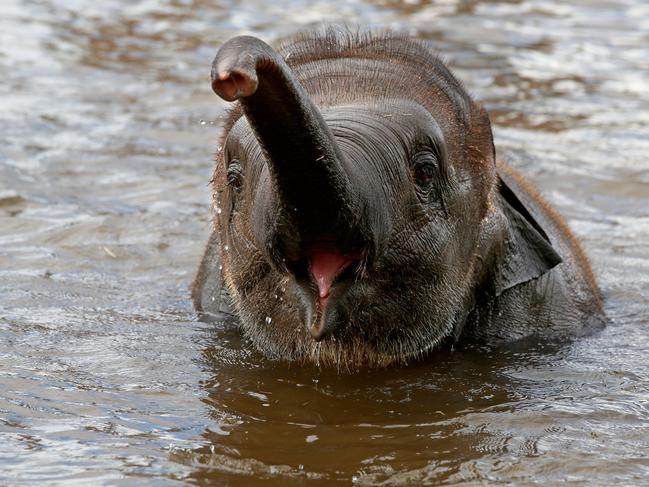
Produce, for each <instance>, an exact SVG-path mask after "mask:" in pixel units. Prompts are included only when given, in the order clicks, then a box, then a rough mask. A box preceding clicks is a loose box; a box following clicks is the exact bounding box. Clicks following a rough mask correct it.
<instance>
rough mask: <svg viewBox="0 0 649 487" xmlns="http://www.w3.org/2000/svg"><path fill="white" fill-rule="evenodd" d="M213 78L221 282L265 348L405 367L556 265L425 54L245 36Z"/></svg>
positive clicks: (441, 68) (385, 45)
mask: <svg viewBox="0 0 649 487" xmlns="http://www.w3.org/2000/svg"><path fill="white" fill-rule="evenodd" d="M211 78H212V88H213V90H214V91H215V92H216V93H217V94H218V95H219V96H220V97H222V98H223V99H225V100H227V101H237V102H238V103H237V105H236V106H235V108H234V109H233V111H232V112H231V113H230V114H229V117H228V121H227V123H226V126H225V130H224V136H223V139H222V147H221V148H220V150H219V152H218V154H217V166H216V172H215V175H214V179H213V182H214V198H215V206H216V229H217V233H218V238H219V242H220V250H221V258H222V268H223V280H224V282H225V284H226V286H227V288H228V290H229V293H230V295H231V297H232V300H233V302H234V307H235V309H236V312H237V314H238V315H239V317H240V320H241V323H242V325H243V328H244V331H245V333H246V334H247V335H248V336H249V337H250V338H251V339H252V341H253V342H254V343H255V344H256V345H257V346H258V347H259V348H260V349H261V350H263V351H264V352H266V353H267V354H268V355H270V356H273V357H280V358H287V359H306V360H309V359H311V360H314V361H319V362H320V363H335V364H338V365H339V366H346V367H355V366H357V365H361V364H368V365H380V364H387V363H391V362H405V361H408V360H410V359H413V358H416V357H419V356H421V355H423V354H424V353H426V352H427V351H429V350H431V349H432V348H434V347H435V346H437V345H439V344H440V343H441V342H442V341H444V340H455V339H456V338H457V336H458V335H459V334H460V332H461V331H462V328H463V326H464V324H465V323H466V320H467V316H468V315H469V314H470V313H471V312H472V311H473V310H475V308H476V306H478V305H479V304H480V303H481V302H482V301H484V300H489V299H492V298H493V297H495V296H498V295H499V294H501V293H503V292H504V291H505V290H507V289H509V288H511V287H513V286H516V285H519V284H521V283H524V282H526V281H529V280H530V279H534V278H536V277H538V276H540V275H542V274H544V273H546V272H547V271H548V270H549V269H551V268H552V267H554V266H555V265H556V264H557V263H558V262H560V258H559V257H558V255H557V254H556V253H555V252H554V250H553V249H552V246H551V245H550V243H549V241H548V238H547V236H546V235H545V233H544V232H543V230H542V229H541V228H540V226H539V225H538V224H537V223H536V221H535V220H534V219H533V218H532V217H531V215H530V214H529V213H528V212H527V211H526V210H525V207H524V206H523V205H522V204H521V203H520V201H519V200H518V199H517V198H516V196H515V195H514V193H513V192H512V191H511V190H510V189H509V188H508V187H507V186H506V185H504V184H503V183H502V182H501V181H500V180H499V177H498V174H497V171H496V165H495V151H494V146H493V142H492V134H491V128H490V123H489V118H488V116H487V113H486V111H485V110H484V109H482V108H481V107H480V106H478V105H477V104H476V103H475V102H474V101H473V100H472V99H471V98H470V97H469V95H468V94H467V93H466V91H465V90H464V89H463V87H462V85H461V84H460V83H459V82H458V81H457V80H456V79H455V78H454V76H453V75H452V74H451V73H450V71H449V70H448V69H447V67H446V66H445V65H444V64H443V63H442V62H441V61H440V60H439V59H438V58H437V57H436V56H435V55H434V54H433V53H432V52H431V50H430V49H429V48H428V47H427V46H426V45H425V44H424V43H422V42H419V41H415V40H411V39H408V38H406V37H401V36H397V35H380V36H379V35H369V34H368V35H365V34H350V33H337V32H336V31H335V30H329V31H327V33H326V34H324V35H320V36H303V37H301V38H299V39H298V40H296V41H293V42H292V43H289V44H287V45H285V46H284V47H283V48H282V49H281V51H280V52H277V51H275V50H274V49H273V48H271V47H270V46H268V45H267V44H265V43H264V42H262V41H261V40H259V39H257V38H254V37H248V36H242V37H236V38H234V39H231V40H229V41H228V42H226V43H225V44H224V45H223V46H222V47H221V48H220V50H219V51H218V53H217V55H216V58H215V60H214V63H213V66H212V74H211Z"/></svg>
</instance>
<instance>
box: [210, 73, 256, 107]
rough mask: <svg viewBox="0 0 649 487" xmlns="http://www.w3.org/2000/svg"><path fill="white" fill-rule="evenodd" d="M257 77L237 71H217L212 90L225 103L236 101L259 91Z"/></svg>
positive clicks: (213, 77)
mask: <svg viewBox="0 0 649 487" xmlns="http://www.w3.org/2000/svg"><path fill="white" fill-rule="evenodd" d="M257 85H258V82H257V76H256V75H251V74H250V73H246V72H245V71H244V70H237V69H227V68H225V69H218V66H217V69H215V70H213V72H212V90H214V93H216V94H217V95H219V96H220V97H221V98H223V99H224V100H225V101H236V100H238V99H239V98H244V97H247V96H251V95H253V94H254V93H255V91H257Z"/></svg>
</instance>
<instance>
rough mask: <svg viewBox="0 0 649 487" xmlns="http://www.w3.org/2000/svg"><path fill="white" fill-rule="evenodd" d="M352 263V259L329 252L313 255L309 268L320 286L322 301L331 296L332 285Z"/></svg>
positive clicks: (310, 258)
mask: <svg viewBox="0 0 649 487" xmlns="http://www.w3.org/2000/svg"><path fill="white" fill-rule="evenodd" d="M351 263H352V260H351V259H348V258H347V257H345V256H343V255H340V254H332V253H329V252H316V253H314V254H311V256H310V257H309V266H310V269H311V274H312V275H313V278H314V279H315V282H316V283H317V284H318V290H319V292H320V299H324V298H326V297H327V296H329V288H330V287H331V283H332V282H333V280H334V279H335V278H336V276H338V274H340V273H341V272H342V271H343V270H345V268H347V266H349V264H351Z"/></svg>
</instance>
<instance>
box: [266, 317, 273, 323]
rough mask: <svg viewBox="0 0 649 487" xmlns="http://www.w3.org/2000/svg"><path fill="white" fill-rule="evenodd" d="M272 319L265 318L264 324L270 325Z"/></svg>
mask: <svg viewBox="0 0 649 487" xmlns="http://www.w3.org/2000/svg"><path fill="white" fill-rule="evenodd" d="M272 321H273V319H272V318H271V317H270V316H266V324H267V325H270V324H271V322H272Z"/></svg>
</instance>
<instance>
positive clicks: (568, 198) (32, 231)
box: [0, 0, 649, 486]
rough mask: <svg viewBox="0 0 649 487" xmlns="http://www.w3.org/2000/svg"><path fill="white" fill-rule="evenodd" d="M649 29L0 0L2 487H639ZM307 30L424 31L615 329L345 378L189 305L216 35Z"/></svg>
mask: <svg viewBox="0 0 649 487" xmlns="http://www.w3.org/2000/svg"><path fill="white" fill-rule="evenodd" d="M648 19H649V7H648V6H647V4H646V2H644V1H643V0H622V1H620V0H616V1H613V0H610V1H604V0H597V1H587V0H581V1H577V0H572V1H569V2H556V4H555V3H554V2H550V1H544V0H525V1H517V0H513V1H512V0H508V1H503V2H479V1H471V0H466V1H454V0H448V1H445V2H435V5H431V4H430V3H429V2H425V1H421V2H420V1H413V2H403V3H402V2H395V1H391V0H376V1H374V2H370V1H361V0H359V1H355V2H350V3H345V4H341V3H334V2H325V1H320V2H304V1H301V0H294V1H285V0H276V1H274V2H260V1H255V2H241V3H239V2H231V1H227V0H220V1H219V0H215V1H214V2H210V3H208V2H204V1H201V0H194V1H191V0H187V1H182V0H165V1H163V0H161V1H158V2H155V1H141V2H128V1H123V2H120V1H116V0H108V1H103V2H97V1H88V0H73V1H68V2H53V1H47V0H42V1H36V0H34V1H29V0H23V1H19V0H4V1H3V2H2V5H1V6H0V73H1V76H2V80H3V82H2V83H1V84H0V96H1V98H0V99H1V100H2V111H1V112H0V124H1V125H0V129H1V130H0V484H2V485H4V484H7V485H43V484H50V485H57V484H58V485H102V484H103V485H173V484H183V483H190V484H191V483H194V484H200V485H233V486H238V485H241V486H244V485H246V486H248V485H261V484H263V485H307V484H309V485H311V484H313V485H332V484H335V483H340V484H341V485H345V484H347V485H349V484H352V483H353V484H357V485H379V484H380V485H424V484H425V485H433V484H440V483H441V484H469V485H470V484H482V483H494V484H499V483H513V484H516V485H553V484H556V483H558V482H561V481H564V480H568V481H571V482H572V483H573V484H575V485H611V484H623V485H646V483H647V481H648V479H649V455H648V452H649V366H648V365H647V356H648V351H649V318H648V315H649V312H648V308H649V74H648V73H649V20H648ZM323 20H325V21H334V22H335V21H338V22H341V21H348V22H349V21H352V22H358V23H361V24H363V25H382V26H391V27H395V28H401V29H408V30H410V31H412V33H413V34H417V35H420V36H422V37H425V38H428V39H430V40H431V41H432V42H434V44H435V45H436V46H437V47H438V48H439V50H440V52H441V53H443V54H444V56H446V58H447V59H448V60H449V62H450V64H451V65H452V66H453V68H454V69H455V71H456V72H457V74H458V75H459V76H460V77H461V78H462V79H463V80H465V82H466V85H467V87H468V88H469V89H470V91H471V92H472V93H473V94H474V95H475V96H476V97H477V98H479V99H481V100H482V101H483V102H484V103H485V105H486V106H487V108H488V109H489V110H490V112H491V114H492V118H493V121H494V126H495V134H496V140H497V144H498V147H499V150H500V153H501V155H502V156H504V157H506V158H507V159H508V160H510V161H511V162H512V163H513V164H514V165H515V166H517V167H520V168H522V169H523V170H524V172H526V173H527V174H528V175H529V176H530V177H531V178H532V179H534V180H535V181H536V182H537V183H538V185H539V186H540V187H541V189H542V190H543V192H544V193H545V194H546V196H547V197H548V198H549V199H550V200H551V201H552V202H553V203H554V204H555V205H556V206H557V207H558V208H559V209H560V210H561V211H562V212H563V213H564V215H566V217H567V218H568V220H569V222H570V224H571V225H572V227H573V228H574V229H575V231H576V232H577V233H578V235H579V236H580V237H581V239H582V240H583V243H584V245H585V247H586V248H587V250H588V252H589V254H590V255H591V257H592V261H593V264H594V267H595V269H596V270H597V273H598V275H599V277H600V281H601V286H602V288H603V291H604V294H605V296H606V308H607V312H608V314H609V315H610V317H611V319H612V323H611V325H610V326H609V327H608V328H607V329H605V330H604V331H602V332H601V333H598V334H597V335H595V336H592V337H589V338H586V339H582V340H579V341H578V342H576V343H572V344H565V345H563V346H554V347H548V346H545V347H544V346H542V345H539V346H536V347H532V348H531V349H525V350H516V349H508V350H501V351H486V350H463V351H458V350H456V351H454V352H448V353H444V354H439V355H438V356H436V357H434V359H433V360H431V361H430V362H429V363H426V364H414V365H412V366H410V367H407V368H401V369H390V370H387V371H381V372H366V371H365V372H359V373H357V374H353V375H338V374H336V373H335V372H334V371H329V370H318V369H316V368H313V367H303V366H295V365H293V366H290V365H287V364H283V363H275V362H270V361H268V360H265V359H264V358H263V357H262V356H260V355H259V354H258V353H257V352H255V351H254V350H252V349H251V348H250V346H249V345H248V344H247V343H245V341H243V340H242V338H241V337H240V335H239V334H238V332H237V330H236V326H235V325H234V324H233V323H231V322H229V321H228V320H227V319H226V318H225V317H223V319H221V320H218V321H217V322H216V323H203V322H201V321H198V319H197V317H196V315H195V314H194V313H193V311H192V309H191V306H190V303H189V299H188V291H187V287H188V284H189V282H190V280H191V277H192V273H193V271H194V269H195V267H196V264H197V261H198V258H199V255H200V252H201V249H202V245H203V242H204V241H205V239H206V238H207V235H208V231H209V221H208V218H209V216H208V202H209V195H208V188H207V183H208V180H209V178H210V173H211V154H212V152H213V150H214V142H215V138H216V136H217V133H218V123H219V120H220V119H221V118H222V116H223V110H224V105H223V104H221V103H220V102H219V101H218V100H217V98H216V97H215V96H214V95H213V94H212V93H211V91H210V89H209V84H208V82H207V75H208V72H209V66H210V62H211V59H212V57H213V55H214V52H215V49H216V47H217V46H218V44H219V43H220V42H222V41H223V40H225V39H227V38H228V37H230V36H232V35H235V34H238V33H242V32H247V33H255V34H257V35H260V36H262V37H263V38H265V39H267V40H273V39H276V38H277V37H278V36H280V35H283V34H287V33H290V32H292V31H294V30H296V29H300V28H304V27H310V26H314V25H317V23H319V22H321V21H323Z"/></svg>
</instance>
